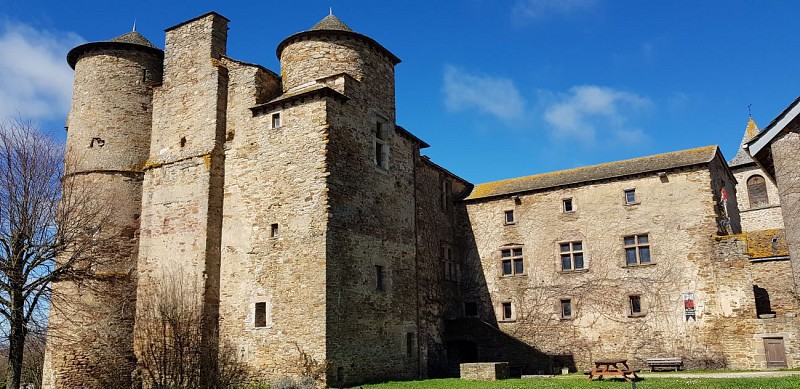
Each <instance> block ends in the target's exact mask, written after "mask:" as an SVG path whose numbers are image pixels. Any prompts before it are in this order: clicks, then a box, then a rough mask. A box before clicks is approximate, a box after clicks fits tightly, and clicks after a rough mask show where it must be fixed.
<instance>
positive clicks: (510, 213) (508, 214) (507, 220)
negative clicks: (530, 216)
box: [503, 209, 517, 225]
mask: <svg viewBox="0 0 800 389" xmlns="http://www.w3.org/2000/svg"><path fill="white" fill-rule="evenodd" d="M516 222H517V219H516V217H515V216H514V210H513V209H508V210H505V211H503V224H505V225H509V224H514V223H516Z"/></svg>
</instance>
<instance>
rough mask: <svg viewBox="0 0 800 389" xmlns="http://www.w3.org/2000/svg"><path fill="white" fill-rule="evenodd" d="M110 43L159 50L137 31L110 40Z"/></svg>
mask: <svg viewBox="0 0 800 389" xmlns="http://www.w3.org/2000/svg"><path fill="white" fill-rule="evenodd" d="M109 42H120V43H131V44H134V45H140V46H147V47H150V48H153V49H157V48H158V47H156V45H154V44H153V43H152V42H150V41H149V40H147V38H145V37H144V36H142V34H139V33H138V32H136V31H131V32H129V33H127V34H122V35H120V36H118V37H116V38H114V39H110V40H109Z"/></svg>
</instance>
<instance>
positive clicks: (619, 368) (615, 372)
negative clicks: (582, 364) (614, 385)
mask: <svg viewBox="0 0 800 389" xmlns="http://www.w3.org/2000/svg"><path fill="white" fill-rule="evenodd" d="M604 376H605V377H622V378H624V379H625V381H628V382H631V376H633V378H634V379H639V376H638V375H636V371H635V370H631V369H630V368H629V367H628V360H627V359H601V360H597V361H594V369H592V370H591V371H589V381H591V380H592V379H594V377H597V379H603V377H604Z"/></svg>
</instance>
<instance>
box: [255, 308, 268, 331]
mask: <svg viewBox="0 0 800 389" xmlns="http://www.w3.org/2000/svg"><path fill="white" fill-rule="evenodd" d="M254 325H255V326H256V327H266V326H267V303H263V302H262V303H256V314H255V322H254Z"/></svg>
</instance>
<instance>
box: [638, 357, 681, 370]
mask: <svg viewBox="0 0 800 389" xmlns="http://www.w3.org/2000/svg"><path fill="white" fill-rule="evenodd" d="M647 366H649V367H650V371H655V370H656V369H669V370H675V371H678V370H680V369H681V368H683V359H681V358H677V357H672V358H647Z"/></svg>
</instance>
